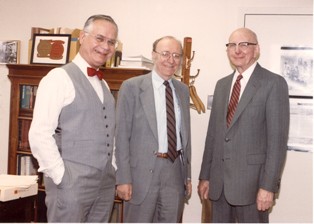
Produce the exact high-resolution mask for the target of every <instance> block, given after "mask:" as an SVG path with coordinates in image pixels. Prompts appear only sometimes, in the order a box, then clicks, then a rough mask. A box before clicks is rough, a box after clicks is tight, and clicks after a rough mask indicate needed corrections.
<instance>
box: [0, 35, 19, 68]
mask: <svg viewBox="0 0 314 224" xmlns="http://www.w3.org/2000/svg"><path fill="white" fill-rule="evenodd" d="M0 63H4V64H18V63H20V41H19V40H4V41H0Z"/></svg>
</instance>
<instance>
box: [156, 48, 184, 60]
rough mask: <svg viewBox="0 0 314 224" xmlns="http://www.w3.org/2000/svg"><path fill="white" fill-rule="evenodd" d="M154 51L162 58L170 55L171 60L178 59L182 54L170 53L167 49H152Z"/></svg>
mask: <svg viewBox="0 0 314 224" xmlns="http://www.w3.org/2000/svg"><path fill="white" fill-rule="evenodd" d="M154 52H155V53H157V54H159V55H160V56H161V57H162V58H164V59H169V58H170V57H171V56H172V58H173V60H175V61H180V60H181V57H182V55H181V54H178V53H170V52H169V51H162V52H157V51H155V50H154Z"/></svg>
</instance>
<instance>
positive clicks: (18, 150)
mask: <svg viewBox="0 0 314 224" xmlns="http://www.w3.org/2000/svg"><path fill="white" fill-rule="evenodd" d="M7 67H8V68H9V75H8V77H9V79H10V81H11V100H10V101H11V102H10V129H9V153H8V154H9V156H8V174H15V175H16V174H25V173H26V174H27V173H30V172H34V171H33V169H34V168H35V169H37V168H38V164H37V161H36V159H35V158H34V157H33V156H32V153H31V150H30V147H29V142H28V131H29V127H30V123H31V121H32V115H33V106H34V104H35V100H36V91H37V87H38V84H39V82H40V80H41V79H42V78H43V77H44V76H45V75H46V74H47V73H48V72H49V71H50V70H51V69H53V68H55V67H57V66H55V65H33V64H32V65H30V64H8V65H7ZM102 70H103V72H104V79H105V80H106V82H107V83H108V85H109V87H110V90H111V92H112V94H113V95H114V96H117V92H118V91H119V88H120V86H121V83H122V82H123V81H124V80H126V79H128V78H131V77H134V76H139V75H143V74H146V73H148V72H149V70H145V69H126V68H102ZM25 164H27V165H25ZM38 176H39V182H38V184H39V192H38V206H37V210H38V211H37V212H36V214H38V217H37V221H38V222H46V221H47V219H46V208H45V202H44V199H45V187H44V185H43V182H42V179H43V178H42V174H41V173H38ZM115 202H116V203H122V202H121V201H119V200H118V199H117V200H116V201H115ZM115 207H116V205H115ZM120 210H121V209H120ZM119 213H120V214H122V212H119ZM117 218H120V219H119V220H116V219H117ZM121 220H122V218H121V217H116V218H115V220H113V221H116V222H120V221H121Z"/></svg>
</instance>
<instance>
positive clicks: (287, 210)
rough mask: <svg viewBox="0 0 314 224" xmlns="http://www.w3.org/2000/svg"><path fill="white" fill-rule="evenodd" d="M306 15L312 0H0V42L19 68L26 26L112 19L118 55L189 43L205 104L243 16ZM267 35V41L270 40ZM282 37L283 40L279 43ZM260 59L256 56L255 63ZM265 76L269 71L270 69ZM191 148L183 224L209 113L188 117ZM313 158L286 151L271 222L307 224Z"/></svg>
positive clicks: (193, 211) (0, 141)
mask: <svg viewBox="0 0 314 224" xmlns="http://www.w3.org/2000/svg"><path fill="white" fill-rule="evenodd" d="M244 12H250V13H257V12H258V13H261V12H263V13H312V12H313V2H312V0H276V1H273V0H263V1H260V0H238V1H234V0H210V1H208V0H172V1H169V0H159V1H154V0H114V1H113V0H110V1H109V0H90V1H84V0H80V1H77V0H67V1H60V0H59V1H58V0H55V1H42V0H29V1H19V0H10V1H6V0H0V28H1V33H0V40H8V39H18V40H21V63H27V62H28V59H27V58H28V56H27V55H28V52H27V51H28V47H27V45H28V39H29V38H30V29H31V27H35V26H38V27H47V28H52V27H59V26H62V27H69V28H81V27H82V25H83V23H84V22H85V20H86V19H87V17H89V16H90V15H92V14H96V13H102V14H109V15H111V16H112V17H113V18H114V19H115V20H116V22H117V23H118V25H119V29H120V33H119V36H120V39H121V41H122V42H123V54H124V55H138V54H143V55H145V56H147V57H150V54H151V53H150V52H151V48H152V43H153V41H154V40H155V39H157V38H158V37H160V36H164V35H174V36H176V37H177V38H179V39H181V40H183V38H184V37H187V36H189V37H192V38H193V44H192V49H193V50H194V51H195V53H196V55H195V58H194V61H193V63H192V67H191V75H193V74H194V73H196V69H200V75H199V77H198V78H197V79H196V83H195V85H196V88H197V91H198V94H199V96H200V97H201V99H202V100H203V102H206V99H207V95H211V94H213V91H214V87H215V84H216V81H217V80H218V79H220V78H221V77H223V76H225V75H227V74H229V73H230V72H231V68H230V66H229V63H228V60H227V57H226V53H225V45H224V44H225V43H226V42H227V39H228V37H229V34H230V32H231V31H233V30H234V29H235V28H237V27H239V26H243V13H244ZM269 35H272V34H271V33H269ZM282 38H284V36H283V37H282ZM261 57H263V55H262V56H261ZM269 69H271V68H269ZM6 75H7V70H6V68H5V67H3V66H2V67H0V90H1V91H0V114H1V116H0V133H1V134H0V173H5V172H6V169H7V163H6V162H7V160H6V158H7V150H8V146H7V141H8V119H9V111H8V107H9V99H10V95H9V94H10V93H9V87H10V82H9V81H8V79H7V78H6ZM191 115H192V117H191V119H192V138H193V139H192V147H193V158H192V162H193V163H192V164H193V168H192V170H193V188H194V190H193V196H192V198H191V200H190V201H189V205H187V206H186V210H185V213H184V219H183V220H184V222H200V220H201V219H200V217H201V205H200V202H199V199H198V196H197V192H196V189H197V183H198V174H199V170H200V163H201V159H202V153H203V148H204V141H205V135H206V129H207V123H208V120H209V111H207V112H206V114H202V115H199V114H197V113H196V112H195V111H194V110H193V111H191ZM312 173H313V172H312V154H310V153H297V152H288V158H287V163H286V167H285V170H284V175H283V181H282V190H281V193H280V196H279V200H278V201H277V203H276V206H275V207H274V208H273V211H272V213H271V217H270V219H271V221H272V222H312V221H313V219H312V208H313V207H312V176H313V174H312Z"/></svg>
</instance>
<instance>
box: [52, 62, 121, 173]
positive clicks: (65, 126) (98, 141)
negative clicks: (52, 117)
mask: <svg viewBox="0 0 314 224" xmlns="http://www.w3.org/2000/svg"><path fill="white" fill-rule="evenodd" d="M62 68H63V69H64V70H65V71H66V72H67V73H68V75H69V77H70V78H71V80H72V82H73V85H74V89H75V98H74V101H73V102H72V103H71V104H69V105H67V106H65V107H64V108H63V109H62V111H61V113H60V116H59V123H58V127H57V129H56V133H55V135H54V137H55V139H56V142H57V145H58V148H59V151H60V154H61V156H62V158H63V159H64V160H68V161H72V162H76V163H81V164H85V165H88V166H92V167H95V168H97V169H100V170H103V169H104V168H105V167H106V164H107V162H110V163H111V161H112V151H113V139H114V130H115V100H114V98H113V96H112V94H111V92H110V91H109V90H108V89H107V87H106V86H105V84H104V83H103V82H101V85H102V89H103V93H104V103H101V101H100V100H99V97H98V95H97V93H96V91H95V90H94V88H93V87H92V85H91V84H90V82H89V81H88V80H87V78H86V77H85V75H84V74H83V73H82V71H81V70H80V69H79V68H78V67H77V65H75V64H74V63H69V64H66V65H64V66H63V67H62Z"/></svg>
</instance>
